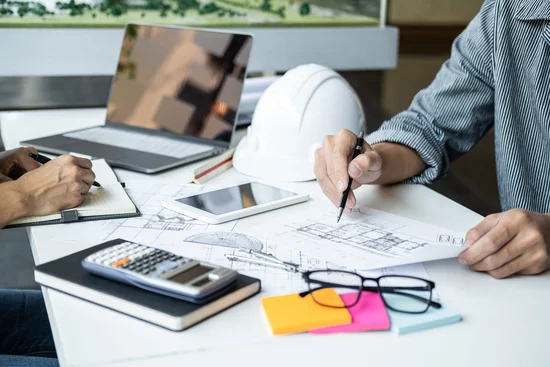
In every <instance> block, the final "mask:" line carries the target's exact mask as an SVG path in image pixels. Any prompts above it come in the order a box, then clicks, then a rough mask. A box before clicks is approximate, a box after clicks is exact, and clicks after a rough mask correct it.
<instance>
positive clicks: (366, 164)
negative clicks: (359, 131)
mask: <svg viewBox="0 0 550 367" xmlns="http://www.w3.org/2000/svg"><path fill="white" fill-rule="evenodd" d="M355 144H357V135H355V134H354V133H352V132H351V131H349V130H342V131H340V132H339V133H338V134H336V135H335V136H332V135H331V136H327V137H326V138H325V140H324V142H323V146H322V147H321V148H319V149H318V150H317V152H316V154H315V176H317V180H318V181H319V184H320V185H321V188H322V189H323V193H324V194H325V195H326V196H327V197H328V198H329V199H330V201H332V203H333V204H334V205H335V206H338V205H340V197H341V196H342V193H343V192H344V191H345V190H346V188H347V186H348V182H349V178H350V177H351V178H353V185H352V189H354V190H355V189H356V188H357V187H359V186H360V185H362V184H366V183H371V182H374V181H376V180H377V179H378V178H379V177H380V174H381V169H382V158H381V157H380V155H379V154H378V153H377V152H376V151H374V150H373V149H372V147H371V146H370V145H369V144H368V143H367V142H364V143H363V153H362V154H360V155H358V156H357V158H355V159H354V160H353V161H351V163H350V162H349V159H350V157H351V155H352V154H353V150H354V148H355ZM355 204H356V200H355V196H354V195H353V193H350V195H349V197H348V202H347V204H346V208H347V209H348V210H351V208H353V207H354V206H355Z"/></svg>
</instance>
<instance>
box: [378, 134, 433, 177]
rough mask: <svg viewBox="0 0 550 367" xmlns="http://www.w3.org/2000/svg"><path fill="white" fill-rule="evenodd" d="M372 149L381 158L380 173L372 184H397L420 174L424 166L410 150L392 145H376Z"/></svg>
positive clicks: (402, 146) (398, 145)
mask: <svg viewBox="0 0 550 367" xmlns="http://www.w3.org/2000/svg"><path fill="white" fill-rule="evenodd" d="M372 148H373V149H374V150H375V151H376V152H377V153H378V154H379V155H380V157H381V158H382V172H381V175H380V178H378V179H377V180H376V181H375V182H373V183H374V184H378V185H386V184H392V183H398V182H401V181H403V180H406V179H408V178H411V177H413V176H416V175H418V174H420V173H421V172H422V171H424V170H425V169H426V164H425V163H424V161H423V160H422V159H421V158H420V156H419V155H418V154H417V153H416V152H415V151H414V150H413V149H411V148H409V147H406V146H404V145H400V144H394V143H378V144H375V145H373V146H372Z"/></svg>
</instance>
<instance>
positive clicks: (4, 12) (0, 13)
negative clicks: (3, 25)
mask: <svg viewBox="0 0 550 367" xmlns="http://www.w3.org/2000/svg"><path fill="white" fill-rule="evenodd" d="M12 15H13V10H11V9H8V8H0V17H11V16H12Z"/></svg>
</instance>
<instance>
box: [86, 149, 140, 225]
mask: <svg viewBox="0 0 550 367" xmlns="http://www.w3.org/2000/svg"><path fill="white" fill-rule="evenodd" d="M92 163H93V167H92V170H93V171H94V173H95V175H96V181H97V182H99V183H100V184H101V187H95V186H92V188H91V189H90V191H89V192H88V194H87V195H86V198H85V199H84V202H83V203H82V204H81V205H80V206H79V207H78V208H77V211H78V214H79V216H93V215H108V214H123V213H130V212H131V213H135V212H136V207H135V205H134V203H132V200H130V198H129V197H128V194H127V193H126V190H124V188H123V187H122V185H121V184H120V183H119V182H118V179H117V177H116V175H115V173H114V171H113V170H112V168H111V167H110V166H109V165H108V164H107V162H105V160H104V159H98V160H94V161H92Z"/></svg>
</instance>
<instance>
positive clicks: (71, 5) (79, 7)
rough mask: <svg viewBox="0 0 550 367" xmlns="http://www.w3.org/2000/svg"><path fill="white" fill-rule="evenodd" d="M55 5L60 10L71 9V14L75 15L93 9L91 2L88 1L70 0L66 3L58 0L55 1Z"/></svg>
mask: <svg viewBox="0 0 550 367" xmlns="http://www.w3.org/2000/svg"><path fill="white" fill-rule="evenodd" d="M55 7H56V8H57V9H59V10H69V15H70V16H71V17H75V16H77V15H83V14H84V11H86V10H92V7H91V6H90V4H86V3H77V2H76V1H75V0H69V2H67V3H64V2H61V1H58V2H56V3H55Z"/></svg>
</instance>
